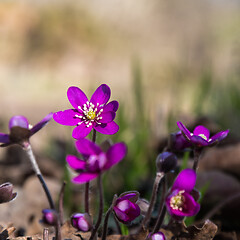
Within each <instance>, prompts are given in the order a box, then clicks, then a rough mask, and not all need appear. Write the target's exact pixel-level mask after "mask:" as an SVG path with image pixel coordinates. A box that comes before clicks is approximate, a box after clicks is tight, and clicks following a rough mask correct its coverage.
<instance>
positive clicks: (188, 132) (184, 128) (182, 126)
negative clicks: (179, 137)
mask: <svg viewBox="0 0 240 240" xmlns="http://www.w3.org/2000/svg"><path fill="white" fill-rule="evenodd" d="M177 125H178V127H179V129H180V130H181V131H182V133H183V134H184V135H185V136H186V137H187V138H188V139H190V137H191V133H190V131H189V130H188V129H187V128H186V127H185V126H184V125H183V124H182V123H181V122H180V121H179V122H177Z"/></svg>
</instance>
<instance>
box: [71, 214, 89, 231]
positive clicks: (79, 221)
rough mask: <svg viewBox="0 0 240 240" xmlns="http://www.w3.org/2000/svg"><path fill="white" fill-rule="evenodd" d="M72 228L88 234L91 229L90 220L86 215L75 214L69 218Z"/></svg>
mask: <svg viewBox="0 0 240 240" xmlns="http://www.w3.org/2000/svg"><path fill="white" fill-rule="evenodd" d="M71 223H72V226H73V227H74V228H76V229H77V230H79V231H82V232H88V231H89V230H91V228H92V220H91V217H90V216H89V214H88V213H75V214H73V215H72V216H71Z"/></svg>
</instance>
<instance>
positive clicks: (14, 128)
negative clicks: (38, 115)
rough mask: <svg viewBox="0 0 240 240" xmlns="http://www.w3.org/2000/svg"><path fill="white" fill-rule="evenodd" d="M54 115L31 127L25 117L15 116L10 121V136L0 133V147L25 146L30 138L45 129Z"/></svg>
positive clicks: (49, 115) (50, 114)
mask: <svg viewBox="0 0 240 240" xmlns="http://www.w3.org/2000/svg"><path fill="white" fill-rule="evenodd" d="M52 115H53V114H52V113H49V114H48V115H47V116H46V117H45V118H43V119H42V120H41V121H40V122H38V123H37V124H36V125H34V126H31V125H30V124H29V122H28V120H27V118H26V117H24V116H13V117H12V118H11V119H10V121H9V131H10V133H9V134H5V133H0V143H2V144H1V145H0V146H1V147H5V146H8V145H11V144H21V145H22V144H23V143H24V142H28V141H29V138H30V137H31V136H32V135H34V134H35V133H36V132H38V131H39V130H40V129H41V128H43V127H44V126H45V125H46V124H47V123H48V122H49V121H50V120H51V119H52Z"/></svg>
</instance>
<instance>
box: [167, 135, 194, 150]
mask: <svg viewBox="0 0 240 240" xmlns="http://www.w3.org/2000/svg"><path fill="white" fill-rule="evenodd" d="M191 146H192V143H191V142H189V141H188V140H187V139H186V138H185V137H184V136H183V134H182V132H181V131H178V132H176V133H172V134H171V135H170V137H169V148H170V149H171V151H174V152H175V151H183V150H184V149H186V148H190V147H191Z"/></svg>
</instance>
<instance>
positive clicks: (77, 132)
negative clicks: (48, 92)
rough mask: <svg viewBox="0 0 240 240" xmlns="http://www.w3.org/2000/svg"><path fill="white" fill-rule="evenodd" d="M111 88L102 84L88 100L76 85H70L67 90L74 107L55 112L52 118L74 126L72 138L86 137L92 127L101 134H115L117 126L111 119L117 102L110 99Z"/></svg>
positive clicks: (114, 114)
mask: <svg viewBox="0 0 240 240" xmlns="http://www.w3.org/2000/svg"><path fill="white" fill-rule="evenodd" d="M110 95H111V90H110V88H109V86H108V85H106V84H102V85H101V86H99V87H98V88H97V89H96V91H95V92H94V93H93V95H92V97H91V99H90V101H89V100H88V98H87V97H86V95H85V93H84V92H83V91H82V90H81V89H79V88H78V87H70V88H69V89H68V91H67V96H68V100H69V102H70V103H71V104H72V106H73V107H74V109H67V110H65V111H60V112H56V113H54V115H53V119H54V120H55V121H56V122H57V123H60V124H62V125H68V126H76V127H75V128H74V130H73V133H72V136H73V138H76V139H79V138H84V137H86V136H87V135H88V134H89V133H90V132H91V130H92V128H94V129H95V130H96V131H98V132H100V133H102V134H109V135H111V134H115V133H116V132H117V131H118V130H119V126H118V125H117V124H116V123H115V122H114V121H113V120H114V118H115V116H116V111H117V109H118V102H117V101H111V102H109V103H108V104H107V102H108V100H109V99H110Z"/></svg>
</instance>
